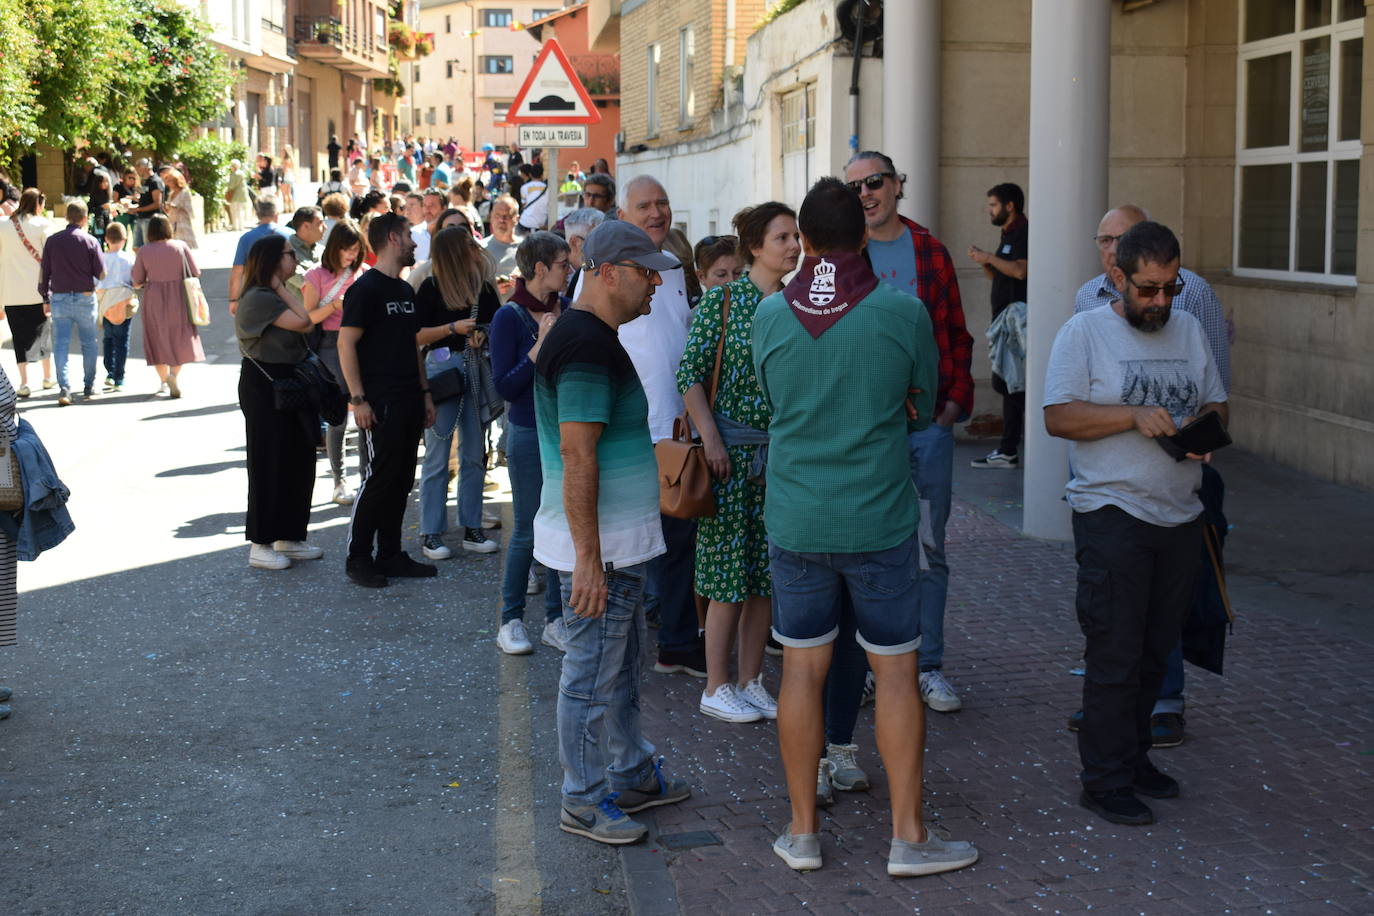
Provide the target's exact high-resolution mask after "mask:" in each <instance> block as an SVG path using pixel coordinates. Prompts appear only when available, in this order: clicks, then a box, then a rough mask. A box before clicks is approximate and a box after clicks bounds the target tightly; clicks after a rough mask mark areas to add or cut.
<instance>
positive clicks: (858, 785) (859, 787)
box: [825, 744, 868, 792]
mask: <svg viewBox="0 0 1374 916" xmlns="http://www.w3.org/2000/svg"><path fill="white" fill-rule="evenodd" d="M858 749H859V746H858V745H857V744H827V745H826V746H825V759H826V765H827V766H828V768H829V770H830V784H831V785H832V786H834V787H835V788H837V789H839V790H840V791H841V792H866V791H868V774H867V773H865V772H864V771H863V769H862V768H860V766H859V761H858V760H856V759H855V757H854V754H855V752H856V751H858Z"/></svg>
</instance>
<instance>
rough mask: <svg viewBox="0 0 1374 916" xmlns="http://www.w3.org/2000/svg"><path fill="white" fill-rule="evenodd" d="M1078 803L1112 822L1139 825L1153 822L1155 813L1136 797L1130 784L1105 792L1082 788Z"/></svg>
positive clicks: (1132, 825) (1131, 825)
mask: <svg viewBox="0 0 1374 916" xmlns="http://www.w3.org/2000/svg"><path fill="white" fill-rule="evenodd" d="M1078 803H1079V804H1080V805H1082V806H1083V807H1084V808H1087V809H1088V810H1089V811H1091V812H1093V813H1094V814H1097V815H1100V816H1101V817H1102V818H1104V819H1105V820H1109V821H1111V822H1112V823H1113V824H1125V825H1127V826H1130V827H1139V826H1142V825H1144V824H1153V823H1154V822H1155V815H1154V812H1153V811H1151V810H1150V806H1149V805H1147V804H1145V803H1144V802H1143V801H1141V800H1140V799H1138V798H1136V797H1135V792H1134V791H1132V789H1131V787H1130V786H1122V787H1121V788H1120V789H1110V790H1108V791H1106V792H1089V791H1087V790H1086V789H1084V790H1083V794H1082V795H1080V796H1079V798H1078Z"/></svg>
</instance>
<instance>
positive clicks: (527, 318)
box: [506, 302, 539, 337]
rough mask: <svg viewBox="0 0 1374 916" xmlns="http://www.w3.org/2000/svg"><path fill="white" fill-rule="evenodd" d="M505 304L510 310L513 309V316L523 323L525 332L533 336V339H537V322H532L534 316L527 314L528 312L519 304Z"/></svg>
mask: <svg viewBox="0 0 1374 916" xmlns="http://www.w3.org/2000/svg"><path fill="white" fill-rule="evenodd" d="M506 304H507V305H509V306H510V307H511V308H513V309H515V314H517V315H519V316H520V320H521V321H523V322H524V323H525V330H527V331H529V332H530V333H531V334H532V335H534V336H535V337H538V336H539V322H537V321H535V320H534V316H532V315H531V314H530V313H529V311H528V310H527V309H526V308H525V307H524V306H523V305H520V304H519V303H516V302H507V303H506Z"/></svg>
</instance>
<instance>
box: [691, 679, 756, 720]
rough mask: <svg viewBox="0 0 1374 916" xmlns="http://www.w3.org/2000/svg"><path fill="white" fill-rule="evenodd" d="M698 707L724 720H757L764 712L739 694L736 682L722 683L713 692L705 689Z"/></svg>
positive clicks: (713, 716)
mask: <svg viewBox="0 0 1374 916" xmlns="http://www.w3.org/2000/svg"><path fill="white" fill-rule="evenodd" d="M697 708H698V709H700V710H701V711H702V712H704V713H706V715H708V716H711V717H712V718H715V719H720V720H721V721H722V722H757V721H758V720H759V719H762V718H763V713H761V712H759V711H758V710H757V709H755V708H754V705H753V704H752V703H749V702H747V701H746V700H745V699H744V698H743V697H741V696H740V695H739V692H738V691H736V690H735V685H734V684H721V685H720V686H719V687H717V688H716V692H715V693H713V694H708V693H707V692H706V691H704V690H703V691H702V692H701V703H700V704H699V705H698V707H697Z"/></svg>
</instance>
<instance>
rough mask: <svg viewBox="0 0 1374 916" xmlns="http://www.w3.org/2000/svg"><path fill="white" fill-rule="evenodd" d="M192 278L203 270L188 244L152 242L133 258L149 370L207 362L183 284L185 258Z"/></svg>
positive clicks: (144, 353)
mask: <svg viewBox="0 0 1374 916" xmlns="http://www.w3.org/2000/svg"><path fill="white" fill-rule="evenodd" d="M183 253H184V254H185V255H186V262H187V264H188V265H189V266H190V268H191V275H192V276H195V277H199V276H200V268H199V267H197V266H196V260H195V258H194V257H193V256H192V254H191V251H190V249H188V248H187V247H186V243H185V242H178V241H176V240H175V239H173V240H171V241H167V242H149V243H148V244H147V245H144V246H143V247H142V248H140V249H138V252H137V253H136V254H135V255H134V285H135V286H142V287H143V292H142V294H141V296H140V298H141V299H142V300H143V305H142V307H141V308H140V309H139V317H140V318H141V319H142V325H143V358H144V359H146V360H147V361H148V365H150V366H184V365H186V364H187V363H199V362H203V361H204V360H205V350H204V348H203V347H201V344H200V334H198V333H197V332H196V326H195V325H193V324H191V316H190V313H189V312H188V310H187V308H186V294H185V291H184V287H183V286H182V283H181V280H182V277H183V276H185V274H184V273H183V268H182V260H181V257H182V254H183Z"/></svg>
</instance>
